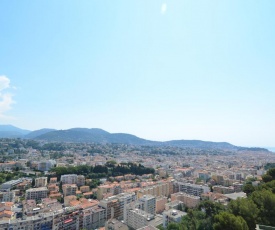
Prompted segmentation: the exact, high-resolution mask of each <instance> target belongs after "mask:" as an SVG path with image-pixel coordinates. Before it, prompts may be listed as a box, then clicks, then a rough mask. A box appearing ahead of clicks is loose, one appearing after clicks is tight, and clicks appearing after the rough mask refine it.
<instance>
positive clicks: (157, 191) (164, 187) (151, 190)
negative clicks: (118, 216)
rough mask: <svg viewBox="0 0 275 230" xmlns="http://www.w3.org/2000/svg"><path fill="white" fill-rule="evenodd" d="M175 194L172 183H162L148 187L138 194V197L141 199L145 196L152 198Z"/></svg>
mask: <svg viewBox="0 0 275 230" xmlns="http://www.w3.org/2000/svg"><path fill="white" fill-rule="evenodd" d="M172 192H173V184H172V182H170V181H165V182H160V183H158V184H155V185H153V186H148V187H146V188H143V189H141V190H139V191H138V192H137V197H138V198H140V197H142V196H144V195H152V196H156V197H158V196H167V197H168V196H169V195H170V194H171V193H172Z"/></svg>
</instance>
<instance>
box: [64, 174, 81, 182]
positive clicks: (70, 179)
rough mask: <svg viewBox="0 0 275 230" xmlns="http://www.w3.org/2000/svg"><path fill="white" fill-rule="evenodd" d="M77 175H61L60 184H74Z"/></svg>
mask: <svg viewBox="0 0 275 230" xmlns="http://www.w3.org/2000/svg"><path fill="white" fill-rule="evenodd" d="M77 178H78V176H77V175H76V174H66V175H62V176H61V178H60V181H61V182H62V184H76V183H77Z"/></svg>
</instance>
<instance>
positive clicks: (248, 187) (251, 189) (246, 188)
mask: <svg viewBox="0 0 275 230" xmlns="http://www.w3.org/2000/svg"><path fill="white" fill-rule="evenodd" d="M243 191H244V192H245V193H246V194H247V195H248V196H249V195H250V194H251V193H252V192H254V191H255V188H254V186H253V185H251V184H246V185H245V186H244V187H243Z"/></svg>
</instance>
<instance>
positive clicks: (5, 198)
mask: <svg viewBox="0 0 275 230" xmlns="http://www.w3.org/2000/svg"><path fill="white" fill-rule="evenodd" d="M14 201H15V192H14V191H7V192H0V202H14Z"/></svg>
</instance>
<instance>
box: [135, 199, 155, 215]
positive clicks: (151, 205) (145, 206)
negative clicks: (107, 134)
mask: <svg viewBox="0 0 275 230" xmlns="http://www.w3.org/2000/svg"><path fill="white" fill-rule="evenodd" d="M138 201H139V203H140V209H141V210H143V211H145V212H147V213H150V214H152V215H155V213H156V197H154V196H152V195H144V196H143V197H141V198H139V200H138Z"/></svg>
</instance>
